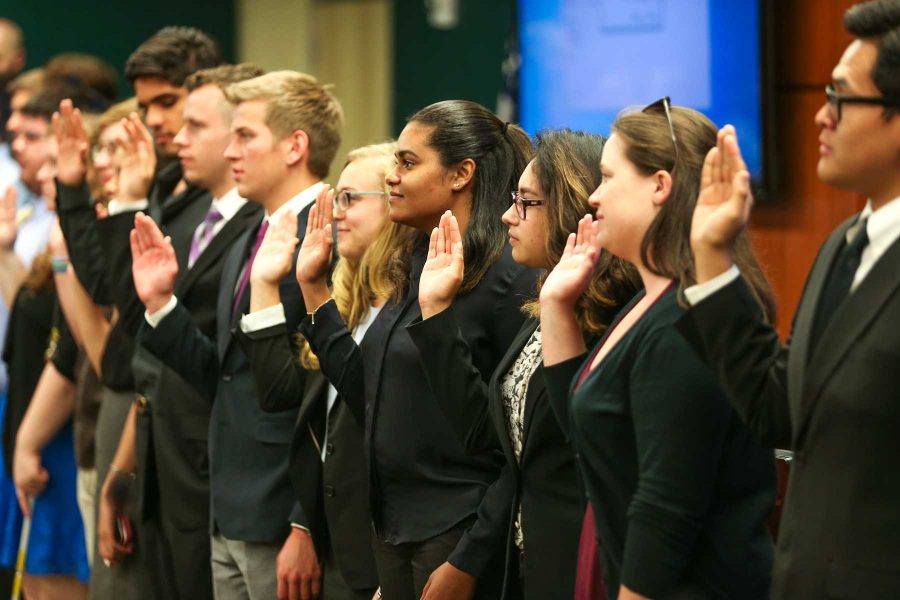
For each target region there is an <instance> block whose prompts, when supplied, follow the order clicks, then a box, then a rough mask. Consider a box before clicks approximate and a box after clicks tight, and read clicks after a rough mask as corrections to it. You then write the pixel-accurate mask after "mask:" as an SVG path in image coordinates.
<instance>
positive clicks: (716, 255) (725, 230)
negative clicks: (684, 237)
mask: <svg viewBox="0 0 900 600" xmlns="http://www.w3.org/2000/svg"><path fill="white" fill-rule="evenodd" d="M752 206H753V196H752V194H751V193H750V173H749V172H748V171H747V165H746V164H744V159H743V157H742V156H741V149H740V147H739V146H738V141H737V133H736V132H735V130H734V127H732V126H731V125H726V126H725V127H723V128H722V129H720V130H719V133H718V138H717V142H716V147H715V148H713V149H711V150H710V151H709V153H708V154H707V155H706V160H705V161H704V163H703V172H702V175H701V178H700V194H699V196H698V197H697V204H696V206H695V207H694V216H693V219H692V221H691V249H692V250H693V251H694V262H695V267H696V270H697V283H704V282H705V281H708V280H710V279H712V278H713V277H715V276H716V275H719V274H720V273H723V272H724V271H726V270H728V269H729V268H730V267H731V265H732V264H733V262H734V261H733V254H734V244H735V240H736V239H737V237H738V235H740V233H741V232H742V231H743V230H744V228H745V227H746V226H747V223H748V221H749V220H750V208H751V207H752Z"/></svg>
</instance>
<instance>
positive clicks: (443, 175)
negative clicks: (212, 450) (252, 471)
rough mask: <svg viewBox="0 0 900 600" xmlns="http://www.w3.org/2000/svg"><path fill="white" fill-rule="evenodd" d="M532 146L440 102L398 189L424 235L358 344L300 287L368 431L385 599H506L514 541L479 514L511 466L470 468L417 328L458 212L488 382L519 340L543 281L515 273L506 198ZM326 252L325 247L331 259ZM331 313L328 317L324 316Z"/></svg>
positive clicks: (339, 382) (402, 168)
mask: <svg viewBox="0 0 900 600" xmlns="http://www.w3.org/2000/svg"><path fill="white" fill-rule="evenodd" d="M530 146H531V145H530V142H529V140H528V138H527V136H526V135H525V134H524V132H523V131H522V130H521V129H520V128H518V127H516V126H511V125H507V124H505V123H503V121H501V120H500V119H498V118H497V117H496V116H495V115H493V114H491V113H490V111H488V110H487V109H485V108H484V107H482V106H480V105H478V104H475V103H473V102H467V101H456V100H452V101H445V102H439V103H436V104H433V105H431V106H428V107H426V108H424V109H422V110H421V111H419V112H417V113H416V114H415V115H413V117H411V118H410V121H409V122H408V123H407V125H406V127H404V129H403V131H402V132H401V134H400V137H399V139H398V143H397V152H396V154H395V156H396V159H397V165H396V166H395V168H394V169H393V170H392V171H391V172H389V173H388V176H387V178H386V181H387V183H388V185H389V186H390V190H391V195H390V218H391V220H392V221H394V222H396V223H402V224H405V225H408V226H410V227H413V228H415V229H416V230H418V232H419V233H418V235H417V236H416V237H415V238H414V239H413V240H411V241H410V242H409V243H407V244H405V245H404V246H403V247H401V248H399V249H397V251H396V252H395V253H394V258H393V260H391V261H390V265H389V273H390V282H391V284H390V287H391V294H390V296H391V300H390V301H389V302H388V303H387V304H386V305H385V307H384V308H383V309H382V311H381V313H380V314H379V316H378V318H377V319H376V320H375V322H374V323H373V324H372V326H371V327H370V329H369V330H368V331H367V333H366V336H365V338H364V339H363V340H362V342H361V343H360V344H358V345H357V344H356V342H355V341H354V340H353V338H352V336H351V335H350V334H349V331H348V330H347V327H346V323H345V322H344V320H343V318H342V317H341V315H340V313H339V312H338V310H337V307H336V305H335V303H334V302H329V301H328V299H327V296H325V295H324V294H322V293H321V292H322V283H321V277H319V279H318V281H319V283H318V284H315V285H314V286H311V285H310V284H312V283H313V282H311V281H309V282H307V281H304V280H303V279H302V278H308V277H310V276H311V271H309V270H307V269H302V270H301V271H300V272H299V273H298V276H299V277H301V280H300V286H301V289H302V290H303V293H304V298H305V300H306V302H307V306H308V307H309V309H310V312H311V313H314V314H312V315H310V316H309V318H307V319H306V320H305V321H304V322H303V323H302V325H301V333H303V335H304V336H305V337H306V339H307V340H309V343H310V346H311V348H312V350H313V351H314V353H315V355H316V356H317V357H318V359H319V363H320V365H321V367H322V371H323V373H324V374H325V376H326V377H327V378H328V379H329V381H330V382H331V383H332V385H334V387H335V388H336V389H337V391H338V393H339V395H340V398H341V400H342V401H343V402H345V403H347V405H348V407H349V408H350V409H351V411H352V413H353V414H354V415H358V416H360V417H362V416H364V418H365V423H366V460H367V461H368V465H369V466H368V476H369V490H370V491H369V501H370V509H371V513H372V520H373V522H374V525H375V536H376V538H377V539H376V542H375V561H376V565H377V568H378V579H379V584H380V586H381V591H382V592H383V594H384V597H386V598H397V599H401V600H406V599H413V598H420V597H423V598H426V599H429V600H431V599H440V598H461V599H465V598H471V597H478V598H482V597H484V598H495V597H497V596H498V595H499V593H500V583H501V581H500V580H501V577H500V572H499V569H498V568H497V567H496V566H495V565H499V562H500V561H501V560H502V555H503V544H502V541H501V542H500V543H497V542H496V540H497V537H498V532H499V538H500V539H501V540H502V537H503V530H504V526H505V522H504V524H503V525H498V523H486V522H484V521H483V520H479V519H478V518H477V512H478V507H479V505H480V504H481V503H482V501H489V500H488V499H487V497H486V494H487V493H488V488H489V487H490V485H491V483H493V481H495V480H496V478H497V476H498V474H499V469H500V466H501V464H502V457H501V456H500V454H499V452H498V451H496V450H485V451H479V452H476V453H472V454H469V453H467V452H466V451H465V449H464V448H463V447H462V445H461V444H460V443H459V441H458V440H457V439H456V437H455V435H454V433H453V432H452V431H451V430H450V428H449V426H448V425H447V423H446V420H445V419H444V417H443V415H442V414H441V412H440V409H439V408H438V406H437V404H436V403H435V401H434V398H433V394H432V392H431V390H430V387H429V384H428V380H427V376H426V373H425V371H424V370H423V368H422V366H421V364H420V362H419V353H418V350H417V349H416V347H415V345H414V344H413V343H412V341H411V339H410V337H409V334H408V333H407V331H406V326H407V325H409V324H410V323H412V322H414V321H417V320H418V319H419V317H420V314H421V310H420V307H419V303H418V284H419V280H420V276H421V273H422V268H423V266H424V264H425V260H426V257H427V253H428V234H430V232H431V231H432V229H433V228H434V227H436V226H437V225H438V224H439V222H440V219H441V215H442V214H443V213H444V212H445V211H446V210H448V209H450V210H452V211H453V214H454V215H456V217H457V219H458V220H459V225H460V233H461V235H462V239H463V252H464V253H465V254H466V256H467V262H466V267H467V270H466V273H465V276H464V278H463V282H462V285H461V287H460V293H459V299H458V301H457V306H458V307H459V313H460V315H461V316H460V319H461V321H462V322H463V323H464V328H463V330H464V333H465V335H466V336H467V339H468V340H470V341H471V342H473V344H477V345H476V347H477V350H476V358H475V363H476V364H477V365H478V368H479V370H480V372H481V373H482V374H483V377H484V378H487V377H488V376H489V375H490V373H492V372H493V370H494V367H495V366H496V363H497V361H498V360H499V359H500V357H501V356H502V355H503V354H504V353H505V352H506V349H507V347H508V346H509V342H510V341H511V340H512V338H513V337H514V336H515V333H516V331H518V329H519V327H520V326H521V323H522V320H523V318H524V317H523V315H521V314H520V313H519V312H518V305H519V304H520V299H521V298H522V297H525V296H527V295H529V294H530V293H531V290H532V289H533V286H534V280H535V277H536V273H534V272H533V271H530V270H528V269H525V268H523V267H521V266H519V265H516V264H514V263H513V261H512V259H511V258H510V254H509V248H508V245H507V244H506V239H505V235H504V232H503V230H502V226H501V223H500V220H499V219H500V215H501V214H502V212H503V210H505V208H506V205H507V203H506V200H505V199H506V197H507V194H508V193H509V192H508V189H509V188H511V187H514V186H515V183H516V181H517V179H518V176H519V174H520V173H521V171H522V169H524V167H525V165H526V164H527V161H528V160H529V159H530V155H531V147H530ZM326 220H327V219H326ZM326 224H327V223H326ZM323 227H324V226H323ZM326 245H327V242H324V240H323V243H322V244H321V245H320V248H321V249H322V250H325V249H326ZM310 250H312V248H310ZM302 252H303V249H302V248H301V253H302ZM308 288H309V290H308ZM317 290H318V291H317ZM319 299H322V300H324V303H322V304H321V305H320V304H317V303H316V302H317V301H319ZM313 309H315V310H313ZM501 503H505V500H503V499H501ZM438 506H439V507H441V508H440V509H439V510H436V509H434V508H433V507H438Z"/></svg>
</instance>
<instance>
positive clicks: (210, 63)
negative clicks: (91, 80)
mask: <svg viewBox="0 0 900 600" xmlns="http://www.w3.org/2000/svg"><path fill="white" fill-rule="evenodd" d="M223 62H224V61H223V59H222V51H221V50H220V49H219V44H218V43H216V41H215V40H214V39H213V38H212V37H210V36H209V35H208V34H206V33H204V32H202V31H200V30H199V29H196V28H194V27H180V26H178V27H176V26H171V27H163V28H162V29H160V30H159V31H158V32H156V33H155V34H154V35H153V36H152V37H151V38H150V39H148V40H147V41H146V42H144V43H143V44H141V45H140V46H138V48H137V50H135V51H134V52H133V53H132V54H131V56H129V57H128V61H127V62H126V63H125V76H126V77H128V80H129V81H130V82H131V83H132V84H134V82H135V80H136V79H138V78H140V77H161V78H162V79H165V80H166V81H168V82H169V83H171V84H172V85H174V86H177V87H181V86H183V85H184V80H185V79H187V77H188V75H190V74H191V73H193V72H194V71H198V70H200V69H208V68H210V67H216V66H218V65H221V64H222V63H223Z"/></svg>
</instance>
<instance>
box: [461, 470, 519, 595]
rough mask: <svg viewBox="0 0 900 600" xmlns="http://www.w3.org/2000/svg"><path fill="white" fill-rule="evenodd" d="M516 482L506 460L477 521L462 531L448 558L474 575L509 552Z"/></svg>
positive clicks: (479, 575) (481, 573)
mask: <svg viewBox="0 0 900 600" xmlns="http://www.w3.org/2000/svg"><path fill="white" fill-rule="evenodd" d="M515 491H516V482H515V479H514V476H513V472H512V469H511V468H510V467H509V465H508V464H504V466H503V468H502V469H501V471H500V477H499V478H498V479H497V480H496V481H494V482H493V483H492V484H491V485H490V487H488V489H487V492H485V494H484V498H482V500H481V504H480V505H479V506H478V513H477V517H476V519H475V522H474V523H473V524H472V526H471V527H469V528H468V529H467V530H466V532H465V533H463V535H462V537H461V538H460V540H459V542H458V543H457V544H456V548H454V549H453V552H451V553H450V556H449V557H448V558H447V561H448V562H449V563H450V564H451V565H453V566H454V567H456V568H457V569H459V570H461V571H465V572H466V573H468V574H469V575H472V576H473V577H476V578H478V577H482V576H483V575H484V574H485V573H486V571H487V569H488V567H489V566H490V565H491V562H492V561H493V560H494V559H495V558H496V557H497V556H498V555H503V554H505V553H506V544H507V539H506V536H507V533H508V531H509V522H510V519H511V518H512V505H513V498H514V497H515Z"/></svg>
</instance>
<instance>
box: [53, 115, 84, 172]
mask: <svg viewBox="0 0 900 600" xmlns="http://www.w3.org/2000/svg"><path fill="white" fill-rule="evenodd" d="M53 133H54V135H55V136H56V146H57V158H56V168H57V171H56V178H57V179H59V182H60V183H62V184H64V185H79V184H81V182H83V181H84V177H85V173H87V153H88V145H89V144H88V134H87V129H85V127H84V122H83V120H82V118H81V111H80V110H78V109H77V108H74V107H73V105H72V101H71V100H69V99H68V98H67V99H65V100H63V101H62V102H60V103H59V111H58V112H55V113H53Z"/></svg>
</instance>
